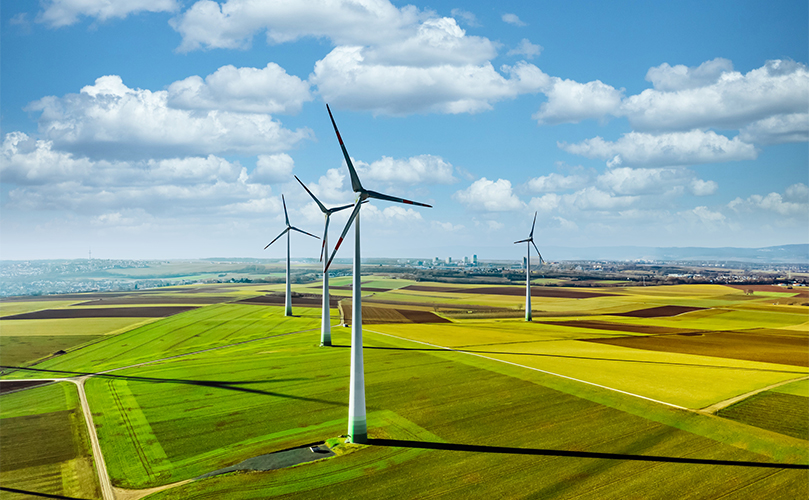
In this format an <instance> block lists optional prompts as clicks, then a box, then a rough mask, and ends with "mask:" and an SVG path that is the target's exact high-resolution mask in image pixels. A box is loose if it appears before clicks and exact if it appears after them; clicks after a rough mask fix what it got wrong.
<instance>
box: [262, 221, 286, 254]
mask: <svg viewBox="0 0 809 500" xmlns="http://www.w3.org/2000/svg"><path fill="white" fill-rule="evenodd" d="M287 231H289V228H288V227H287V228H286V229H284V230H283V231H281V234H279V235H278V236H276V237H275V239H274V240H272V241H271V242H269V243H267V246H266V247H264V250H266V249H267V247H268V246H270V245H272V244H273V243H275V241H276V240H277V239H278V238H280V237H281V236H283V235H285V234H287Z"/></svg>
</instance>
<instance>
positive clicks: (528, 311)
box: [514, 212, 542, 321]
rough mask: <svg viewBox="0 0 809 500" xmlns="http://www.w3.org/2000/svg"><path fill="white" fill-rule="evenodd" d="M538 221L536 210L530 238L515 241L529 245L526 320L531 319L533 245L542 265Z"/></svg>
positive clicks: (526, 276)
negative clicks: (536, 240)
mask: <svg viewBox="0 0 809 500" xmlns="http://www.w3.org/2000/svg"><path fill="white" fill-rule="evenodd" d="M536 223H537V213H536V212H534V222H532V223H531V233H530V234H529V235H528V238H526V239H524V240H520V241H515V242H514V244H515V245H516V244H517V243H526V244H527V245H526V246H527V247H528V258H527V259H526V260H525V321H531V245H534V248H536V251H537V255H539V265H542V254H541V253H539V248H537V244H536V243H534V225H536Z"/></svg>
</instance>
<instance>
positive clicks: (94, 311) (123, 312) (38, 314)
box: [0, 306, 196, 320]
mask: <svg viewBox="0 0 809 500" xmlns="http://www.w3.org/2000/svg"><path fill="white" fill-rule="evenodd" d="M192 309H196V307H194V306H189V307H181V306H168V307H99V308H95V307H83V308H76V309H45V310H43V311H34V312H30V313H24V314H15V315H13V316H3V317H0V320H8V319H70V318H165V317H166V316H173V315H175V314H179V313H181V312H186V311H190V310H192Z"/></svg>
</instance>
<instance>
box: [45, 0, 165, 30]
mask: <svg viewBox="0 0 809 500" xmlns="http://www.w3.org/2000/svg"><path fill="white" fill-rule="evenodd" d="M41 3H42V11H41V12H40V13H39V15H38V16H37V21H38V22H41V23H45V24H47V25H49V26H50V27H52V28H58V27H60V26H68V25H70V24H74V23H76V22H77V21H78V20H79V17H80V16H86V17H93V18H96V19H98V20H99V21H106V20H107V19H110V18H115V17H117V18H125V17H126V16H128V15H129V14H137V13H139V12H174V11H176V10H177V9H178V8H179V4H178V3H177V1H176V0H43V1H42V2H41Z"/></svg>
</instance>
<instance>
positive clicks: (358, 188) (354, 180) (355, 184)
mask: <svg viewBox="0 0 809 500" xmlns="http://www.w3.org/2000/svg"><path fill="white" fill-rule="evenodd" d="M326 111H328V112H329V118H330V119H331V124H332V126H333V127H334V133H335V134H337V140H338V141H339V142H340V148H341V149H342V150H343V156H344V157H345V159H346V165H348V174H349V176H350V177H351V189H353V190H354V192H355V193H360V192H362V191H365V190H364V189H363V188H362V184H360V178H359V177H358V176H357V171H356V170H354V164H353V163H351V157H350V156H348V151H347V150H346V146H345V144H343V138H342V137H341V136H340V131H339V130H337V124H336V123H335V122H334V116H332V114H331V108H329V105H328V104H326Z"/></svg>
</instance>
